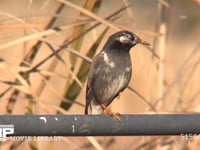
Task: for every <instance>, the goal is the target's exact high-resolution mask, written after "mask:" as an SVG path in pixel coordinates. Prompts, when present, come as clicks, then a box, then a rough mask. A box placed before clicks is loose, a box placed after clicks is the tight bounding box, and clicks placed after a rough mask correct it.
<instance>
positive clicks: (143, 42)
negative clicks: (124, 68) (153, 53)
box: [139, 39, 150, 45]
mask: <svg viewBox="0 0 200 150" xmlns="http://www.w3.org/2000/svg"><path fill="white" fill-rule="evenodd" d="M139 43H141V44H143V45H150V44H149V43H148V42H147V41H144V40H142V39H140V42H139Z"/></svg>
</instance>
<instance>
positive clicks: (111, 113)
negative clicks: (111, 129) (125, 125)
mask: <svg viewBox="0 0 200 150" xmlns="http://www.w3.org/2000/svg"><path fill="white" fill-rule="evenodd" d="M101 107H102V108H103V109H104V110H105V111H106V113H107V114H109V115H111V116H113V117H114V118H115V119H116V120H118V121H120V122H121V117H120V113H119V112H116V113H114V112H112V111H111V110H110V109H109V108H108V107H107V106H106V105H105V104H101Z"/></svg>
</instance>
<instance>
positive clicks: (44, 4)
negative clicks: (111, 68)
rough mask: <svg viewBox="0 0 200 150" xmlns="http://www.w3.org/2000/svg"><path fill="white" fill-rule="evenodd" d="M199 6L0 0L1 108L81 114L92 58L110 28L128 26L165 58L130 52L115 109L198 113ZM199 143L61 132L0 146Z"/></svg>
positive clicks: (168, 145) (0, 110) (195, 145)
mask: <svg viewBox="0 0 200 150" xmlns="http://www.w3.org/2000/svg"><path fill="white" fill-rule="evenodd" d="M129 4H131V6H128V5H129ZM156 5H158V7H156ZM124 6H128V8H126V9H125V8H124ZM196 7H199V6H198V3H195V2H194V1H186V0H185V3H182V2H179V1H175V2H173V3H172V4H171V3H167V2H166V1H163V0H160V1H148V0H143V1H138V2H136V1H130V0H129V1H128V0H124V1H115V2H114V1H103V0H102V1H101V0H100V1H94V0H84V1H78V0H77V1H73V2H72V1H64V0H58V1H56V0H55V1H12V2H10V1H2V2H1V6H0V8H1V9H0V21H1V24H0V29H1V35H0V113H1V114H56V113H62V114H82V113H83V110H84V104H85V82H86V79H87V73H88V70H89V64H90V62H91V60H92V58H93V57H94V56H95V55H96V53H97V52H99V51H100V50H101V48H102V46H103V44H104V43H105V41H106V39H107V36H108V35H110V34H111V33H113V32H116V31H118V30H131V31H132V32H135V33H136V34H138V35H139V36H140V37H142V38H144V39H145V40H147V41H149V42H150V43H152V46H151V49H153V50H154V51H155V53H156V54H158V55H159V56H160V60H159V59H157V58H156V57H153V56H152V53H150V52H149V51H147V49H148V48H147V47H144V46H137V47H136V48H135V49H134V50H133V51H132V52H131V57H132V63H133V77H132V80H131V82H130V88H129V89H127V90H125V92H124V93H123V94H122V96H121V97H120V100H117V101H114V102H113V104H112V106H111V107H112V109H113V110H114V111H115V110H117V111H118V112H121V113H122V114H125V113H188V112H190V113H198V112H199V111H200V105H199V99H200V86H199V83H200V79H199V73H200V72H199V70H200V65H199V63H200V53H199V50H200V41H199V39H200V37H199V34H198V33H199V31H200V30H199V25H200V23H199V21H200V20H199V18H200V15H199V14H200V13H197V12H199V9H197V8H196ZM190 8H193V9H192V11H191V9H190ZM142 10H143V11H142ZM144 10H145V11H144ZM186 10H190V11H189V12H187V11H186ZM184 12H185V14H184ZM155 14H157V15H155ZM163 16H166V17H167V18H163ZM131 88H132V89H134V90H135V91H137V93H138V94H137V93H135V92H133V91H134V90H131ZM138 95H139V96H138ZM199 145H200V143H199V140H195V139H193V140H183V139H182V137H181V136H178V137H172V136H169V137H155V136H154V137H150V136H147V137H63V138H62V140H61V141H59V142H57V141H55V142H44V141H30V142H23V141H21V142H12V141H9V140H8V141H6V142H3V143H1V145H0V148H1V149H2V150H6V149H19V150H21V149H39V150H43V149H61V148H63V147H66V148H67V149H98V150H101V149H108V150H112V149H138V150H139V149H148V150H149V149H180V150H181V149H198V147H199Z"/></svg>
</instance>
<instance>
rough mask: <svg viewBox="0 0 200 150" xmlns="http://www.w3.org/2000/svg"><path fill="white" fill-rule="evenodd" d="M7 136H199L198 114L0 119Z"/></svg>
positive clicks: (7, 117) (48, 116) (55, 116)
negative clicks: (10, 129)
mask: <svg viewBox="0 0 200 150" xmlns="http://www.w3.org/2000/svg"><path fill="white" fill-rule="evenodd" d="M2 125H3V126H4V125H11V126H12V125H14V134H12V135H11V136H119V135H120V136H121V135H123V136H125V135H132V136H136V135H137V136H138V135H181V134H200V114H152V115H151V114H148V115H140V114H139V115H121V122H119V121H117V120H116V119H115V118H113V117H111V116H108V115H0V128H1V126H2Z"/></svg>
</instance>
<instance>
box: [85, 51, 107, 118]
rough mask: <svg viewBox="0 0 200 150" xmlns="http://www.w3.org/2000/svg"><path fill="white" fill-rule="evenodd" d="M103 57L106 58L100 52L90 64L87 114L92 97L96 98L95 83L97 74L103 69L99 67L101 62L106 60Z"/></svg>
mask: <svg viewBox="0 0 200 150" xmlns="http://www.w3.org/2000/svg"><path fill="white" fill-rule="evenodd" d="M103 59H104V56H103V53H99V54H98V55H97V56H96V57H95V58H94V60H93V62H92V64H91V66H90V72H89V74H88V81H87V86H86V106H85V114H88V107H89V106H90V104H91V101H92V99H94V92H93V85H94V81H95V79H96V76H97V75H98V73H99V71H100V70H101V69H98V66H99V63H102V62H104V61H103Z"/></svg>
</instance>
